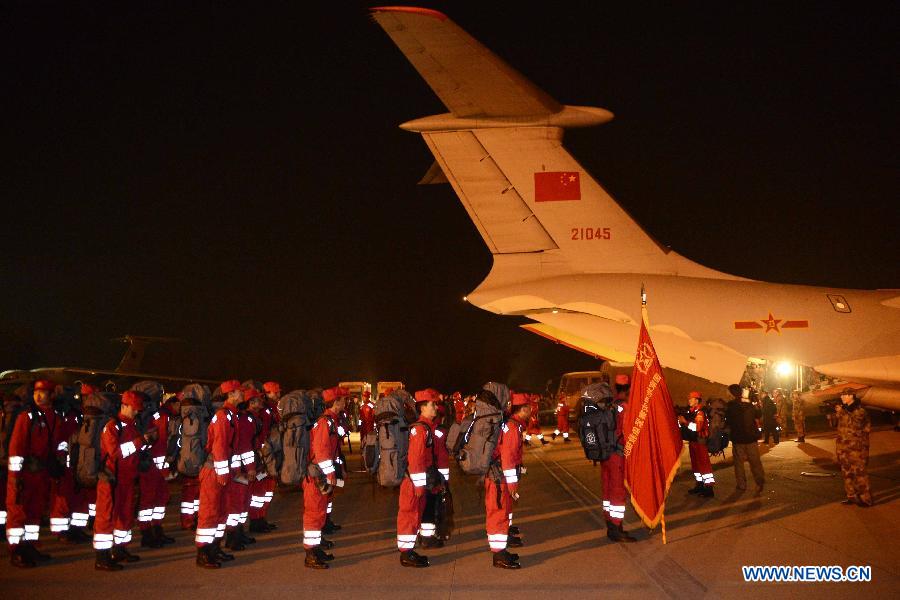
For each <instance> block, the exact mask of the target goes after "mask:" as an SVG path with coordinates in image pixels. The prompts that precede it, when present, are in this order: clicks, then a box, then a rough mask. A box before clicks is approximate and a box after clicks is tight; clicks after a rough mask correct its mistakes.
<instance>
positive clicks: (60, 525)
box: [50, 412, 87, 533]
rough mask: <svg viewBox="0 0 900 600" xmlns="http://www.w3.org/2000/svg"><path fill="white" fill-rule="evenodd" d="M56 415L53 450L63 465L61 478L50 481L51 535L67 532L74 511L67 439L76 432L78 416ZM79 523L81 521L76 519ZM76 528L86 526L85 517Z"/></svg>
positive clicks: (72, 476)
mask: <svg viewBox="0 0 900 600" xmlns="http://www.w3.org/2000/svg"><path fill="white" fill-rule="evenodd" d="M55 414H56V427H55V430H54V432H53V437H54V448H55V454H56V458H57V460H58V461H59V462H60V464H62V465H65V466H66V468H65V471H63V476H62V477H60V478H59V479H52V478H51V479H50V531H51V532H53V533H65V532H66V531H68V530H69V524H70V523H69V522H70V520H71V517H72V513H73V511H74V510H75V509H76V498H75V495H76V494H75V474H74V473H73V472H72V468H71V466H70V465H69V464H68V462H69V461H68V459H69V439H70V438H71V437H72V434H73V433H75V431H77V430H78V425H79V423H78V415H77V414H76V413H74V412H70V413H68V414H67V415H65V416H63V415H61V414H59V413H55ZM77 521H78V523H81V519H80V518H78V519H77ZM75 525H76V526H78V527H83V526H84V525H87V515H85V517H84V525H78V524H77V523H76V524H75Z"/></svg>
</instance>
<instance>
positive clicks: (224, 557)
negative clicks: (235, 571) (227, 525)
mask: <svg viewBox="0 0 900 600" xmlns="http://www.w3.org/2000/svg"><path fill="white" fill-rule="evenodd" d="M212 547H213V549H212V550H210V552H209V555H210V557H211V558H214V559H216V560H218V561H221V562H229V561H232V560H234V554H228V553H227V552H225V551H224V550H222V540H221V539H217V540H216V541H215V542H213V543H212Z"/></svg>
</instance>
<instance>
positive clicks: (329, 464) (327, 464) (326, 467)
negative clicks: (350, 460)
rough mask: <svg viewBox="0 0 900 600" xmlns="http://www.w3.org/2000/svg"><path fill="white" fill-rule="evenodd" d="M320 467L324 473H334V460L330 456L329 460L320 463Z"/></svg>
mask: <svg viewBox="0 0 900 600" xmlns="http://www.w3.org/2000/svg"><path fill="white" fill-rule="evenodd" d="M319 468H320V469H322V473H324V474H325V475H331V474H332V473H334V462H333V461H332V460H331V459H330V458H329V459H328V460H323V461H322V462H320V463H319Z"/></svg>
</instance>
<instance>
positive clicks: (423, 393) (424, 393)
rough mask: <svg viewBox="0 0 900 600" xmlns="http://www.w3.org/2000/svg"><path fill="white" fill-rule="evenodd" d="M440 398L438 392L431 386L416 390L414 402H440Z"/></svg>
mask: <svg viewBox="0 0 900 600" xmlns="http://www.w3.org/2000/svg"><path fill="white" fill-rule="evenodd" d="M440 400H441V395H440V393H438V391H437V390H434V389H432V388H428V389H426V390H419V391H418V392H416V402H440Z"/></svg>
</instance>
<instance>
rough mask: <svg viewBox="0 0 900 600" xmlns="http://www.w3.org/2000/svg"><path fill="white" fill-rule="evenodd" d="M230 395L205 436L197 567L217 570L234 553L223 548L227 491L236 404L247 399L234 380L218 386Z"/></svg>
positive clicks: (238, 383) (233, 444) (234, 436)
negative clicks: (204, 462)
mask: <svg viewBox="0 0 900 600" xmlns="http://www.w3.org/2000/svg"><path fill="white" fill-rule="evenodd" d="M219 389H220V390H221V391H222V393H224V394H227V395H226V397H225V402H224V403H223V404H222V407H221V408H220V409H219V410H217V411H216V414H215V415H213V418H212V421H210V424H209V428H208V429H207V436H206V453H207V459H206V464H205V465H203V468H202V469H201V470H200V510H199V512H198V515H197V535H196V536H195V538H194V541H195V542H196V544H197V566H198V567H203V568H207V569H217V568H219V567H221V566H222V563H221V561H223V560H234V555H233V554H228V553H226V552H224V551H223V550H222V548H221V543H222V538H224V537H225V525H226V523H227V520H228V512H227V505H226V504H225V502H226V493H225V490H226V488H227V486H228V483H229V481H231V469H230V468H229V465H231V464H232V458H233V456H234V452H235V446H236V443H235V441H236V439H237V428H238V423H237V405H238V404H240V403H241V402H242V401H243V399H244V391H243V389H242V388H241V382H240V381H238V380H236V379H231V380H228V381H224V382H222V385H220V386H219Z"/></svg>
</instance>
